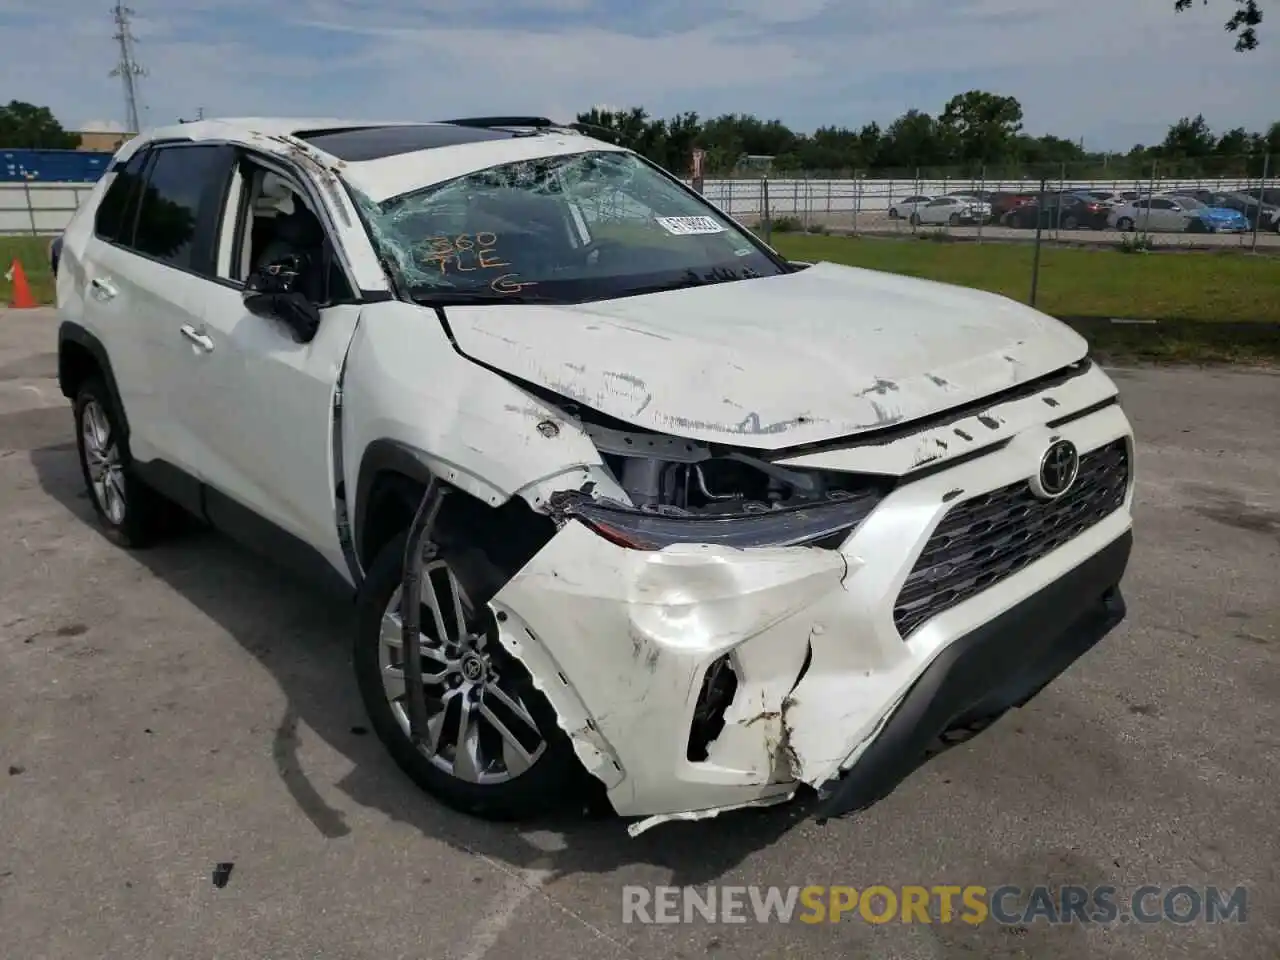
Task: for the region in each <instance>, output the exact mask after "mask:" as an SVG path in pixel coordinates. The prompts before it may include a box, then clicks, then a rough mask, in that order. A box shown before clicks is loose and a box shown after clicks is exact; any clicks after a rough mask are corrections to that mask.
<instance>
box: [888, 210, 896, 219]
mask: <svg viewBox="0 0 1280 960" xmlns="http://www.w3.org/2000/svg"><path fill="white" fill-rule="evenodd" d="M889 219H890V220H897V219H898V208H897V207H890V208H889Z"/></svg>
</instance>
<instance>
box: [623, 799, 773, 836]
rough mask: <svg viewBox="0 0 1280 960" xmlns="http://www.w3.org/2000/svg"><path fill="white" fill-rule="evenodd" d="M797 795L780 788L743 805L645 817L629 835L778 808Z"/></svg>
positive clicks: (733, 804) (628, 828) (737, 804)
mask: <svg viewBox="0 0 1280 960" xmlns="http://www.w3.org/2000/svg"><path fill="white" fill-rule="evenodd" d="M795 795H796V791H795V788H793V787H778V788H777V790H776V792H774V793H772V794H771V795H770V796H766V797H761V798H759V799H758V800H747V801H744V802H743V803H730V804H727V805H725V806H723V807H711V808H709V809H707V810H687V811H685V812H683V813H661V814H658V815H657V816H653V817H645V818H644V819H643V820H639V821H637V822H636V823H632V824H629V825H628V826H627V833H628V834H630V835H631V836H632V837H638V836H640V834H642V833H647V832H648V831H649V830H652V829H653V828H654V827H657V826H660V825H662V824H664V823H672V822H674V821H677V820H684V821H692V820H710V819H712V818H714V817H718V816H720V814H722V813H731V812H732V811H734V810H754V809H760V808H764V807H776V806H779V805H780V804H784V803H787V802H789V801H790V800H792V799H793V798H794V797H795Z"/></svg>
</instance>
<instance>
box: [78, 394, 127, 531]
mask: <svg viewBox="0 0 1280 960" xmlns="http://www.w3.org/2000/svg"><path fill="white" fill-rule="evenodd" d="M80 432H81V434H82V436H83V438H84V459H85V464H86V465H87V466H88V468H89V481H90V483H91V485H92V486H93V495H94V497H95V498H97V501H98V506H99V507H101V508H102V512H103V513H104V514H105V515H106V517H107V519H108V520H109V521H111V523H112V524H114V525H115V526H117V527H118V526H120V525H121V524H122V523H124V518H125V511H126V507H127V501H126V500H125V477H124V463H123V461H122V458H121V456H120V445H119V444H118V443H117V442H116V439H115V436H114V432H113V431H112V429H111V420H110V419H109V418H108V416H107V412H106V410H104V409H103V407H102V404H101V403H100V402H99V401H97V400H90V401H89V402H88V403H86V404H85V405H84V411H83V412H82V414H81V416H80Z"/></svg>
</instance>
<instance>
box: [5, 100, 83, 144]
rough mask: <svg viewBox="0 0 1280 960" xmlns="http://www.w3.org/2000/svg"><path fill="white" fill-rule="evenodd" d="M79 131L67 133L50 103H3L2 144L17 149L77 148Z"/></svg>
mask: <svg viewBox="0 0 1280 960" xmlns="http://www.w3.org/2000/svg"><path fill="white" fill-rule="evenodd" d="M78 146H80V137H79V135H78V134H74V133H67V131H65V130H63V129H62V124H60V123H58V121H57V120H56V119H55V118H54V116H53V112H52V111H51V110H50V109H49V108H48V107H37V106H36V105H35V104H33V103H23V102H22V101H21V100H10V101H9V104H8V106H4V107H0V147H8V148H10V149H17V150H74V149H75V148H76V147H78Z"/></svg>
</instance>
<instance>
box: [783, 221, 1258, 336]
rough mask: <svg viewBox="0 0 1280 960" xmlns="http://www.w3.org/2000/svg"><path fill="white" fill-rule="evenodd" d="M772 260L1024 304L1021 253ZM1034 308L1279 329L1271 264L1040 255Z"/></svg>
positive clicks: (1026, 262) (957, 249) (845, 249)
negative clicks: (969, 290) (867, 272)
mask: <svg viewBox="0 0 1280 960" xmlns="http://www.w3.org/2000/svg"><path fill="white" fill-rule="evenodd" d="M774 243H775V246H776V247H777V249H778V251H779V252H780V253H783V254H785V255H786V256H788V257H791V258H792V259H795V260H810V261H818V260H829V261H832V262H834V263H845V264H849V265H851V266H855V267H868V268H870V269H872V270H887V271H889V272H890V273H901V274H906V275H908V276H912V277H925V278H927V279H929V280H941V281H943V282H945V283H958V284H962V285H964V286H967V287H979V288H981V289H983V290H991V291H993V292H995V293H1001V294H1004V295H1005V296H1009V297H1013V298H1014V299H1016V300H1020V301H1022V302H1024V303H1025V302H1026V301H1027V299H1028V297H1029V295H1030V293H1031V264H1032V258H1033V255H1034V250H1033V248H1032V246H1031V245H1030V244H1011V243H983V244H978V243H961V242H954V243H931V242H929V241H925V240H879V239H866V238H863V239H857V238H850V237H832V236H808V235H798V234H781V235H775V236H774ZM1036 307H1037V308H1038V309H1040V310H1043V311H1045V312H1046V313H1051V314H1055V315H1059V316H1089V317H1122V318H1129V319H1150V320H1206V321H1215V322H1217V321H1230V320H1247V321H1256V320H1265V321H1271V322H1280V257H1274V256H1265V255H1250V254H1246V253H1243V252H1240V251H1224V252H1222V253H1217V252H1214V253H1204V252H1187V253H1179V252H1168V253H1140V254H1125V253H1121V252H1120V251H1118V250H1114V249H1109V250H1081V249H1078V248H1064V247H1048V246H1046V247H1044V248H1043V249H1042V250H1041V254H1040V286H1039V293H1038V295H1037V298H1036Z"/></svg>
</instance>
